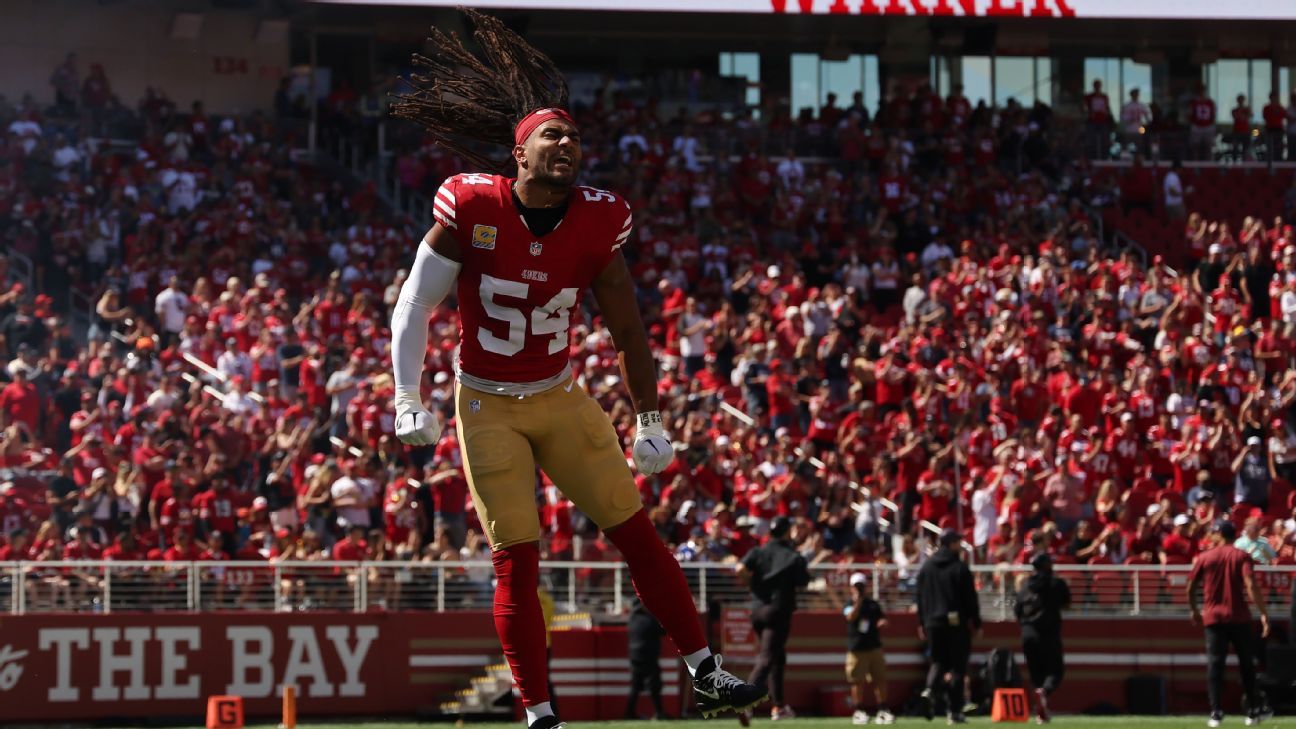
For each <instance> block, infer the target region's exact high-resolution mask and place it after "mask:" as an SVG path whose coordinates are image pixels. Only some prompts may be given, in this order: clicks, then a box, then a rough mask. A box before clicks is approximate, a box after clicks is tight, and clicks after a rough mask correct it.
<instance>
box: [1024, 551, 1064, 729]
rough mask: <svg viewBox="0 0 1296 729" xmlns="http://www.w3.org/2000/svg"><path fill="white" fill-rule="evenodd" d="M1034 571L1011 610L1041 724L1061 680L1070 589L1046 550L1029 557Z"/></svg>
mask: <svg viewBox="0 0 1296 729" xmlns="http://www.w3.org/2000/svg"><path fill="white" fill-rule="evenodd" d="M1031 567H1033V568H1034V569H1035V572H1034V573H1033V574H1031V575H1030V576H1029V577H1027V578H1026V580H1025V582H1024V583H1023V584H1022V587H1021V589H1020V590H1018V592H1017V603H1016V604H1015V605H1013V613H1014V614H1015V615H1016V616H1017V622H1019V623H1021V635H1022V653H1023V654H1024V655H1025V656H1026V668H1027V670H1028V671H1029V672H1030V680H1031V685H1032V686H1034V687H1035V715H1036V717H1037V718H1038V719H1039V722H1040V723H1041V724H1043V723H1046V722H1048V721H1049V719H1050V716H1049V710H1048V697H1049V696H1050V695H1052V693H1053V692H1054V691H1056V690H1057V687H1058V684H1060V683H1062V675H1063V673H1064V669H1065V666H1064V662H1063V659H1062V656H1063V653H1062V611H1063V610H1065V609H1067V608H1068V607H1070V606H1071V589H1070V588H1069V587H1067V583H1066V581H1064V580H1062V579H1060V578H1059V577H1057V576H1056V575H1054V574H1053V558H1051V557H1049V555H1048V553H1047V552H1044V553H1040V554H1037V555H1035V557H1034V559H1032V560H1031Z"/></svg>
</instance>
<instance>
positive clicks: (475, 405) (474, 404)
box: [468, 400, 481, 413]
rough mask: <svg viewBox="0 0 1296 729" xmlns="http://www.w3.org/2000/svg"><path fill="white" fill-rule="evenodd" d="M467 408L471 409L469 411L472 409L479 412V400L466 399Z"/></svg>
mask: <svg viewBox="0 0 1296 729" xmlns="http://www.w3.org/2000/svg"><path fill="white" fill-rule="evenodd" d="M468 409H469V410H471V411H473V412H474V413H480V412H481V400H469V401H468Z"/></svg>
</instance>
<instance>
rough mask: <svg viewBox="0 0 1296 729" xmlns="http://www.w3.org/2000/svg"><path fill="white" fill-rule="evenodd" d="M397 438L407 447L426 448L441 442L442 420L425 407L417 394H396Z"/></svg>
mask: <svg viewBox="0 0 1296 729" xmlns="http://www.w3.org/2000/svg"><path fill="white" fill-rule="evenodd" d="M395 400H396V438H397V439H399V440H400V442H402V443H404V444H405V445H412V446H425V445H432V444H434V443H436V442H437V441H439V440H441V418H439V417H437V415H436V413H433V412H431V411H430V410H428V409H427V408H425V407H423V402H422V401H421V400H420V399H419V396H418V395H417V394H415V393H408V392H399V391H398V392H397V393H396V397H395Z"/></svg>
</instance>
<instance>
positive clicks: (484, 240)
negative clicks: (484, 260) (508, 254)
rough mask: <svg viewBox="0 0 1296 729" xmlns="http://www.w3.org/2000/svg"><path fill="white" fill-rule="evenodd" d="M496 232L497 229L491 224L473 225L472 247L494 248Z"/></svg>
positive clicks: (489, 249) (497, 232)
mask: <svg viewBox="0 0 1296 729" xmlns="http://www.w3.org/2000/svg"><path fill="white" fill-rule="evenodd" d="M498 234H499V231H498V229H496V227H495V226H493V225H474V226H473V237H472V244H473V248H485V249H486V250H488V251H491V250H495V236H496V235H498Z"/></svg>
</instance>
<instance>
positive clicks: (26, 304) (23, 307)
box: [0, 298, 49, 359]
mask: <svg viewBox="0 0 1296 729" xmlns="http://www.w3.org/2000/svg"><path fill="white" fill-rule="evenodd" d="M0 334H3V335H4V340H5V346H6V347H7V352H8V354H7V356H6V359H13V358H14V357H16V356H17V355H18V345H20V344H26V345H28V346H30V347H32V348H34V349H35V350H37V351H43V350H44V347H45V340H46V339H47V338H48V337H49V330H48V329H46V327H45V322H43V321H41V320H40V318H39V317H37V316H36V315H35V313H34V309H33V306H32V302H31V299H26V298H23V299H19V300H18V311H15V312H14V313H12V314H10V315H9V316H7V317H5V319H4V321H3V322H0Z"/></svg>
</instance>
